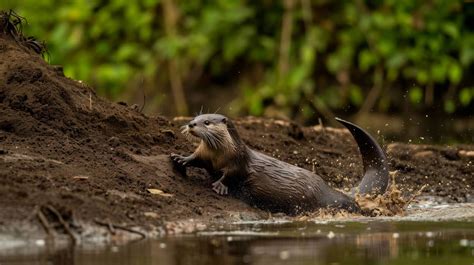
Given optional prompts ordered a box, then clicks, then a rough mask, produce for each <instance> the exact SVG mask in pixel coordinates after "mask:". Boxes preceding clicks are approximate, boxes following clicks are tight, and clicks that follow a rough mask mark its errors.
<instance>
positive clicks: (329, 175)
mask: <svg viewBox="0 0 474 265" xmlns="http://www.w3.org/2000/svg"><path fill="white" fill-rule="evenodd" d="M186 121H187V118H166V117H162V116H153V117H151V116H147V115H144V114H142V113H140V111H139V110H137V108H135V107H131V106H128V105H127V104H126V103H123V102H122V103H114V102H109V101H107V100H105V99H102V98H100V97H98V96H97V95H96V93H95V91H94V89H93V88H91V87H89V86H87V85H86V84H84V83H82V82H79V81H75V80H71V79H69V78H67V77H65V76H64V75H63V74H62V71H61V68H60V67H57V66H56V67H55V66H51V65H48V64H47V63H46V62H45V61H44V60H43V59H42V58H41V56H40V55H38V54H36V53H35V52H34V51H33V50H32V49H28V48H27V47H24V46H21V45H19V44H18V42H17V41H15V40H14V39H13V38H11V37H10V36H8V35H6V34H2V33H0V227H1V228H0V229H2V230H6V231H20V232H21V231H23V232H28V233H29V232H33V231H36V232H38V233H44V234H47V233H49V234H56V235H64V234H69V235H71V234H73V235H76V236H78V237H80V236H81V235H83V234H84V233H88V231H89V232H90V231H93V230H91V228H94V227H96V228H101V229H102V230H104V229H105V230H106V231H108V232H110V233H111V232H112V231H111V230H121V229H120V228H119V227H124V228H133V229H135V230H136V231H138V230H139V231H143V232H145V233H147V232H150V233H151V234H153V235H156V234H160V233H164V232H166V231H169V232H173V231H177V230H180V229H181V230H182V229H196V228H197V229H199V228H200V226H201V225H202V224H207V223H211V222H222V221H236V220H259V219H265V218H268V216H269V214H268V213H266V212H263V211H260V210H258V209H254V208H252V207H250V206H248V205H246V204H244V203H243V202H241V201H238V200H236V199H233V198H231V197H226V196H219V195H217V194H215V193H214V192H213V191H212V189H211V181H210V179H209V178H208V177H207V175H206V174H205V173H204V172H203V171H201V170H195V169H190V170H188V172H187V176H184V175H183V174H181V173H179V172H176V171H175V170H174V169H173V167H172V165H171V163H170V160H169V158H168V155H169V154H170V153H172V152H174V153H183V154H187V153H190V152H191V151H192V150H193V149H194V146H193V145H192V144H190V143H189V142H188V141H187V140H186V139H185V138H184V137H183V136H182V135H180V133H179V127H180V126H181V125H182V124H184V123H185V122H186ZM236 125H237V127H238V130H239V132H240V133H241V135H242V138H243V139H244V141H245V142H246V143H247V144H248V145H249V146H251V147H252V148H254V149H256V150H259V151H262V152H264V153H267V154H269V155H272V156H275V157H278V158H279V159H281V160H284V161H287V162H289V163H292V164H295V165H298V166H300V167H304V168H306V169H309V170H314V171H315V172H317V173H318V174H320V175H321V176H322V177H323V178H324V179H325V180H326V181H327V182H329V183H330V184H331V185H332V186H333V187H337V188H341V189H344V188H350V187H353V186H354V185H355V184H356V183H358V182H359V180H360V176H361V174H362V164H361V160H360V156H359V154H358V150H357V146H356V144H355V142H354V141H353V139H352V138H351V136H350V134H349V133H348V132H347V131H345V130H344V129H337V128H324V127H321V126H315V127H300V126H298V125H296V124H294V123H292V122H289V121H280V120H272V119H262V118H254V117H246V118H237V119H236ZM379 140H381V139H379ZM385 148H386V150H387V154H388V156H389V159H390V167H391V170H392V171H397V172H398V173H397V174H396V175H397V179H396V181H397V183H398V184H399V185H400V187H401V188H402V190H403V191H404V192H406V193H412V192H414V191H416V190H418V189H419V188H420V187H421V186H423V185H424V184H428V186H427V188H426V189H425V190H424V191H423V195H431V196H438V197H439V198H441V200H443V201H448V202H472V201H473V188H472V186H473V185H474V177H473V176H474V169H473V168H474V167H473V163H474V146H473V145H456V146H430V145H408V144H403V143H392V144H386V145H385ZM230 209H231V210H230ZM189 219H193V220H199V222H191V223H192V225H191V228H189V226H180V225H179V223H175V224H173V222H176V221H180V220H189ZM186 227H187V228H186ZM122 230H124V229H122ZM135 230H134V231H135ZM136 231H135V232H136ZM135 232H133V231H132V232H130V231H129V232H128V233H135ZM136 234H137V233H136Z"/></svg>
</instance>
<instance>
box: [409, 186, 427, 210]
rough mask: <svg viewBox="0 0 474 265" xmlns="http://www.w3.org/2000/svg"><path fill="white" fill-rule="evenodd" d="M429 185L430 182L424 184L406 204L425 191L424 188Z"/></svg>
mask: <svg viewBox="0 0 474 265" xmlns="http://www.w3.org/2000/svg"><path fill="white" fill-rule="evenodd" d="M427 186H428V184H425V185H423V186H422V187H421V188H420V189H419V190H418V191H417V192H415V194H413V196H412V197H411V198H410V199H409V200H408V202H407V203H406V204H405V205H407V206H408V205H409V204H410V203H411V202H412V201H413V200H414V199H415V198H416V197H418V196H420V194H421V193H422V192H423V190H424V189H425V188H426V187H427Z"/></svg>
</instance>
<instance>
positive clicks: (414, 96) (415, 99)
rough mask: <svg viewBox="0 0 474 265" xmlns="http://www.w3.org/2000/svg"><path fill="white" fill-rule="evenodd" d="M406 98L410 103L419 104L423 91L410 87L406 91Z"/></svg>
mask: <svg viewBox="0 0 474 265" xmlns="http://www.w3.org/2000/svg"><path fill="white" fill-rule="evenodd" d="M408 98H410V101H411V102H412V103H420V102H421V99H422V98H423V91H422V90H421V88H419V87H412V88H410V90H409V91H408Z"/></svg>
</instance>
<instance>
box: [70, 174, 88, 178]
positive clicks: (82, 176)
mask: <svg viewBox="0 0 474 265" xmlns="http://www.w3.org/2000/svg"><path fill="white" fill-rule="evenodd" d="M72 178H73V179H89V176H84V175H77V176H74V177H72Z"/></svg>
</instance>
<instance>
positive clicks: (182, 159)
mask: <svg viewBox="0 0 474 265" xmlns="http://www.w3.org/2000/svg"><path fill="white" fill-rule="evenodd" d="M170 158H171V160H173V162H175V163H176V164H178V165H180V166H182V167H185V166H186V165H187V164H188V163H189V161H190V159H189V157H186V156H182V155H178V154H174V153H173V154H171V155H170Z"/></svg>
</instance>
